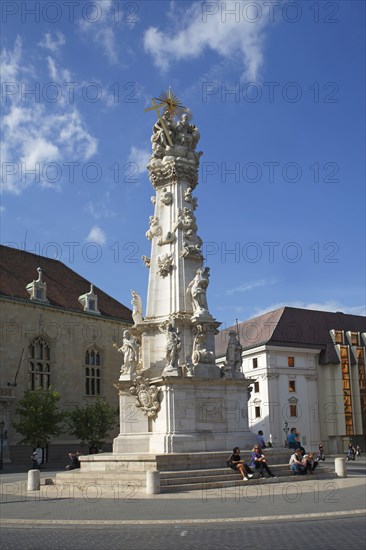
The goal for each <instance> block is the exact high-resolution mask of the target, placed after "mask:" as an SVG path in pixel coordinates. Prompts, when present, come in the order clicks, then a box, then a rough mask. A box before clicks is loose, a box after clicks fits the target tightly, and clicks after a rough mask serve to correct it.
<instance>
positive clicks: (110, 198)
mask: <svg viewBox="0 0 366 550" xmlns="http://www.w3.org/2000/svg"><path fill="white" fill-rule="evenodd" d="M72 4H74V6H73V7H72ZM57 6H58V9H57V8H56V7H55V3H54V2H47V1H46V2H31V1H28V2H14V1H11V2H10V1H7V2H3V3H2V7H1V8H2V30H3V33H2V35H3V37H2V44H1V49H2V64H3V70H2V79H3V82H2V115H3V120H2V138H3V149H2V202H1V210H2V226H1V229H2V231H1V242H2V243H3V244H8V245H11V246H17V247H23V248H24V243H25V249H26V250H28V251H30V252H37V253H41V254H43V255H47V256H49V257H57V258H58V259H60V260H61V261H63V262H64V263H66V264H67V265H69V266H70V267H71V268H72V269H74V270H75V271H77V272H78V273H80V274H81V275H83V276H84V277H85V278H87V279H88V280H90V281H92V282H93V283H94V284H95V285H97V286H99V287H101V288H103V289H104V290H105V291H106V292H107V293H109V294H110V295H111V296H113V297H115V298H116V299H118V300H119V301H121V302H122V303H125V304H126V305H130V299H131V296H130V289H135V290H137V291H138V292H139V293H140V294H141V296H142V297H143V299H144V301H145V299H146V290H147V279H148V273H147V270H146V268H145V266H144V264H143V262H142V261H141V255H143V254H145V255H147V256H149V253H150V242H149V241H148V240H147V239H146V238H145V232H146V230H147V229H148V219H149V215H151V214H152V211H153V207H152V204H151V201H150V197H151V196H152V194H153V190H152V186H151V184H150V182H149V179H148V176H147V172H146V169H145V167H146V164H147V160H148V158H149V153H150V135H151V128H152V125H153V123H154V121H155V119H154V115H153V114H152V113H145V112H144V109H145V108H146V107H147V106H149V103H150V101H151V98H152V97H154V96H157V95H159V94H160V92H161V91H163V90H166V89H167V88H168V86H169V85H171V86H172V88H173V90H174V92H175V93H176V94H177V95H178V96H179V97H180V98H181V99H182V101H183V103H184V105H186V106H188V107H190V109H191V110H192V112H193V115H194V122H195V124H196V125H197V126H198V127H199V129H200V133H201V141H200V143H199V146H198V148H199V149H200V150H202V151H203V152H204V155H203V156H202V158H201V168H200V184H199V186H198V187H197V190H196V195H197V196H198V199H199V207H198V209H197V211H196V214H197V221H198V227H199V234H200V236H201V237H202V238H203V240H204V246H203V250H204V255H205V257H206V260H207V265H209V266H210V267H211V282H210V287H209V291H208V299H209V306H210V310H211V313H212V314H213V315H214V316H215V317H216V318H217V319H218V320H219V321H222V322H223V326H225V325H227V326H228V325H230V324H233V323H234V322H235V319H236V318H238V319H239V321H240V320H245V319H248V318H250V317H252V316H254V315H257V314H259V313H262V312H264V311H268V310H271V309H275V308H276V307H280V306H282V305H293V306H298V307H313V308H315V309H325V310H329V311H339V310H340V311H344V312H349V313H354V314H364V312H365V260H364V257H365V256H364V253H365V163H364V152H365V127H364V119H365V111H364V96H365V69H364V68H365V59H364V46H365V30H364V21H365V13H364V11H365V5H364V3H363V2H359V1H354V2H353V1H342V2H312V1H311V2H307V1H301V2H281V1H277V2H275V3H272V4H270V3H269V2H265V3H263V2H260V1H257V2H202V3H201V2H183V1H178V2H165V1H164V2H163V1H161V2H157V1H148V2H147V1H142V2H139V1H138V2H117V1H115V2H112V1H109V0H104V1H95V0H94V2H88V1H83V2H79V3H71V4H70V3H68V2H58V3H57ZM233 9H234V12H233V11H232V10H233ZM230 10H231V12H230ZM31 11H33V12H34V13H31ZM32 90H33V93H30V92H31V91H32ZM32 170H33V173H32ZM35 275H36V274H35Z"/></svg>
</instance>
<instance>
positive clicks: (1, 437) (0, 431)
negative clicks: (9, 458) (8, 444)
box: [0, 420, 5, 470]
mask: <svg viewBox="0 0 366 550" xmlns="http://www.w3.org/2000/svg"><path fill="white" fill-rule="evenodd" d="M4 428H5V422H4V420H2V421H1V422H0V442H1V447H0V470H2V469H3V467H4V462H3V442H4Z"/></svg>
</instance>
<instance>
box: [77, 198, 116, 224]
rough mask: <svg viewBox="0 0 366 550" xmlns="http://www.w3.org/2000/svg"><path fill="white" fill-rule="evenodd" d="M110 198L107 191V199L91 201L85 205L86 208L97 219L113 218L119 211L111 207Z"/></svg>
mask: <svg viewBox="0 0 366 550" xmlns="http://www.w3.org/2000/svg"><path fill="white" fill-rule="evenodd" d="M109 200H110V196H109V193H107V194H106V197H105V199H104V200H102V201H97V202H92V201H89V202H88V203H87V204H86V206H85V210H86V212H88V214H90V215H91V216H92V217H93V218H94V219H96V220H99V219H100V218H113V217H114V216H117V212H114V210H111V209H110V208H109V206H108V203H109Z"/></svg>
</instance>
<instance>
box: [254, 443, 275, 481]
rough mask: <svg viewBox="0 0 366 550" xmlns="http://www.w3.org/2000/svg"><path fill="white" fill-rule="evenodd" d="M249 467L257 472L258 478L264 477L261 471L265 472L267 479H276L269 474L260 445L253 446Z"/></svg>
mask: <svg viewBox="0 0 366 550" xmlns="http://www.w3.org/2000/svg"><path fill="white" fill-rule="evenodd" d="M250 466H251V468H255V469H256V470H259V477H264V474H263V470H266V472H267V474H268V477H276V476H275V475H274V474H273V473H272V472H271V470H270V468H269V466H268V464H267V459H266V457H265V456H264V454H263V453H262V449H261V447H260V445H255V446H254V447H253V449H252V454H251V461H250Z"/></svg>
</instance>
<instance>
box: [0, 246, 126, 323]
mask: <svg viewBox="0 0 366 550" xmlns="http://www.w3.org/2000/svg"><path fill="white" fill-rule="evenodd" d="M38 267H40V268H41V269H42V272H43V281H44V282H45V283H47V299H48V301H49V304H50V305H51V306H55V307H59V308H62V309H66V310H69V311H77V312H79V313H82V312H83V311H84V310H83V306H82V305H81V304H80V303H79V301H78V298H79V296H81V295H82V294H85V293H87V292H89V291H90V281H87V280H86V279H84V277H81V276H80V275H78V274H77V273H76V272H75V271H73V270H72V269H70V268H69V267H67V266H66V265H65V264H63V263H62V262H60V261H59V260H53V259H50V258H46V257H44V256H38V255H37V254H32V253H31V252H24V251H22V250H17V249H16V248H11V247H8V246H0V295H2V296H7V297H11V298H17V299H21V300H25V301H27V302H29V303H31V301H30V296H29V293H28V291H27V290H26V286H27V284H29V283H31V282H32V281H34V280H37V279H38V273H37V268H38ZM94 292H95V294H97V296H98V309H99V311H100V313H101V316H102V317H113V318H115V319H120V320H123V321H127V322H131V323H132V312H131V310H130V309H129V308H128V307H126V306H124V305H123V304H121V303H120V302H118V301H117V300H115V299H114V298H112V297H111V296H109V295H108V294H106V293H105V292H103V291H102V290H101V289H99V288H98V287H96V286H94Z"/></svg>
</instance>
